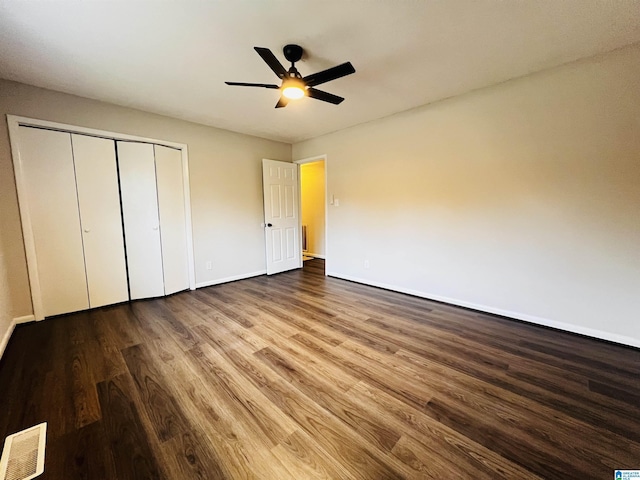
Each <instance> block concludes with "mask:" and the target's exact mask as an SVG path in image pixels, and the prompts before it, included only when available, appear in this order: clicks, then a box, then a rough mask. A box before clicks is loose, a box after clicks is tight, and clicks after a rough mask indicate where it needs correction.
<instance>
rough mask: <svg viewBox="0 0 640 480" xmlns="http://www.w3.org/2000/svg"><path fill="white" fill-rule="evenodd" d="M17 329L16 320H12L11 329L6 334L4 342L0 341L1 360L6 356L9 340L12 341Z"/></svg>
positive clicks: (3, 338)
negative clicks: (5, 351)
mask: <svg viewBox="0 0 640 480" xmlns="http://www.w3.org/2000/svg"><path fill="white" fill-rule="evenodd" d="M15 328H16V319H15V318H14V319H13V320H11V323H10V324H9V328H8V329H7V331H6V332H5V333H4V336H3V337H2V340H0V358H2V355H4V350H5V348H7V345H8V344H9V339H11V335H12V334H13V331H14V330H15Z"/></svg>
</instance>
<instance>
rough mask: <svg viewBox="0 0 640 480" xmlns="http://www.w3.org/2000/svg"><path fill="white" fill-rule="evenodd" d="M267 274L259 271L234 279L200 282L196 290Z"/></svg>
mask: <svg viewBox="0 0 640 480" xmlns="http://www.w3.org/2000/svg"><path fill="white" fill-rule="evenodd" d="M266 274H267V270H266V269H264V270H258V271H257V272H251V273H243V274H241V275H234V276H232V277H226V278H219V279H217V280H210V281H208V282H200V283H197V284H196V288H203V287H211V286H213V285H220V284H221V283H229V282H235V281H236V280H244V279H245V278H252V277H259V276H260V275H266Z"/></svg>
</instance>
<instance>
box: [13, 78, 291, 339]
mask: <svg viewBox="0 0 640 480" xmlns="http://www.w3.org/2000/svg"><path fill="white" fill-rule="evenodd" d="M5 114H13V115H21V116H26V117H31V118H37V119H43V120H50V121H54V122H61V123H67V124H72V125H79V126H83V127H89V128H96V129H102V130H108V131H113V132H119V133H126V134H131V135H139V136H143V137H150V138H157V139H162V140H168V141H174V142H180V143H186V144H188V148H189V167H190V183H191V201H192V215H193V233H194V254H195V263H196V265H195V267H196V282H197V283H199V284H202V283H209V282H216V281H219V280H223V279H227V278H230V277H236V276H242V275H249V274H252V273H255V272H259V271H263V270H264V268H265V258H264V248H265V247H264V231H263V228H262V227H261V225H260V224H261V222H262V221H263V211H262V174H261V161H262V158H273V159H279V160H284V161H290V160H291V146H290V145H288V144H285V143H279V142H273V141H269V140H264V139H260V138H256V137H250V136H247V135H241V134H237V133H233V132H229V131H225V130H219V129H216V128H211V127H206V126H203V125H198V124H194V123H189V122H185V121H181V120H176V119H172V118H169V117H163V116H160V115H154V114H150V113H145V112H141V111H138V110H133V109H129V108H124V107H119V106H115V105H110V104H106V103H101V102H97V101H94V100H89V99H86V98H81V97H75V96H72V95H67V94H62V93H58V92H53V91H50V90H44V89H40V88H35V87H32V86H28V85H23V84H19V83H14V82H9V81H5V80H0V115H2V117H3V118H2V121H1V122H0V245H1V246H2V250H1V251H0V280H2V286H1V287H0V300H2V301H3V303H0V307H1V311H0V340H1V339H2V337H3V335H4V332H5V331H6V329H7V326H8V322H9V321H10V320H9V319H11V318H15V317H20V316H23V315H29V314H31V313H32V311H31V300H30V293H29V287H28V277H27V270H26V263H25V256H24V247H23V243H22V235H21V228H20V217H19V213H18V203H17V196H16V190H15V182H14V177H13V166H12V160H11V152H10V147H9V136H8V132H7V124H6V120H5V118H4V117H5ZM207 261H211V262H212V264H213V269H212V270H206V269H205V264H206V262H207ZM3 267H4V268H5V269H6V272H7V277H8V285H7V283H6V280H5V279H4V278H2V277H1V274H2V272H3ZM5 291H7V292H8V296H7V297H8V298H9V300H10V305H6V304H5V303H4V301H5V300H6V298H5V296H2V292H5Z"/></svg>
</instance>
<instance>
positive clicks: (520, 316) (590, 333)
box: [326, 271, 640, 348]
mask: <svg viewBox="0 0 640 480" xmlns="http://www.w3.org/2000/svg"><path fill="white" fill-rule="evenodd" d="M326 274H327V276H330V277H334V278H340V279H343V280H349V281H351V282H356V283H362V284H364V285H369V286H372V287H378V288H383V289H385V290H391V291H394V292H400V293H406V294H408V295H413V296H414V297H420V298H426V299H428V300H435V301H437V302H443V303H448V304H450V305H457V306H459V307H465V308H470V309H472V310H478V311H480V312H486V313H492V314H494V315H500V316H502V317H507V318H513V319H515V320H521V321H523V322H527V323H532V324H535V325H542V326H545V327H551V328H555V329H557V330H563V331H566V332H571V333H577V334H580V335H585V336H587V337H593V338H597V339H599V340H606V341H609V342H614V343H619V344H622V345H628V346H630V347H636V348H640V339H637V338H633V337H628V336H626V335H618V334H617V333H611V332H605V331H604V330H596V329H594V328H588V327H582V326H580V325H574V324H572V323H565V322H560V321H557V320H550V319H547V318H542V317H536V316H534V315H528V314H526V313H520V312H513V311H510V310H503V309H501V308H495V307H490V306H487V305H481V304H478V303H473V302H467V301H464V300H458V299H457V298H449V297H443V296H441V295H434V294H430V293H424V292H420V291H418V290H412V289H410V288H402V287H397V286H395V285H389V284H387V283H382V282H373V281H370V280H365V279H363V278H359V277H353V276H351V275H343V274H341V273H337V272H328V271H327V272H326Z"/></svg>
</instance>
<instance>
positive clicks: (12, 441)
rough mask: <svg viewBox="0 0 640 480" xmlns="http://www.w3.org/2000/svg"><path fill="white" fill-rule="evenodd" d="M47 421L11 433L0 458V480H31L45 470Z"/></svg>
mask: <svg viewBox="0 0 640 480" xmlns="http://www.w3.org/2000/svg"><path fill="white" fill-rule="evenodd" d="M46 438H47V423H46V422H45V423H41V424H40V425H36V426H35V427H31V428H28V429H26V430H22V431H21V432H18V433H14V434H13V435H9V436H8V437H7V439H6V440H5V441H4V449H3V450H2V459H0V480H29V479H30V478H35V477H37V476H38V475H40V474H42V473H43V472H44V448H45V442H46Z"/></svg>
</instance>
